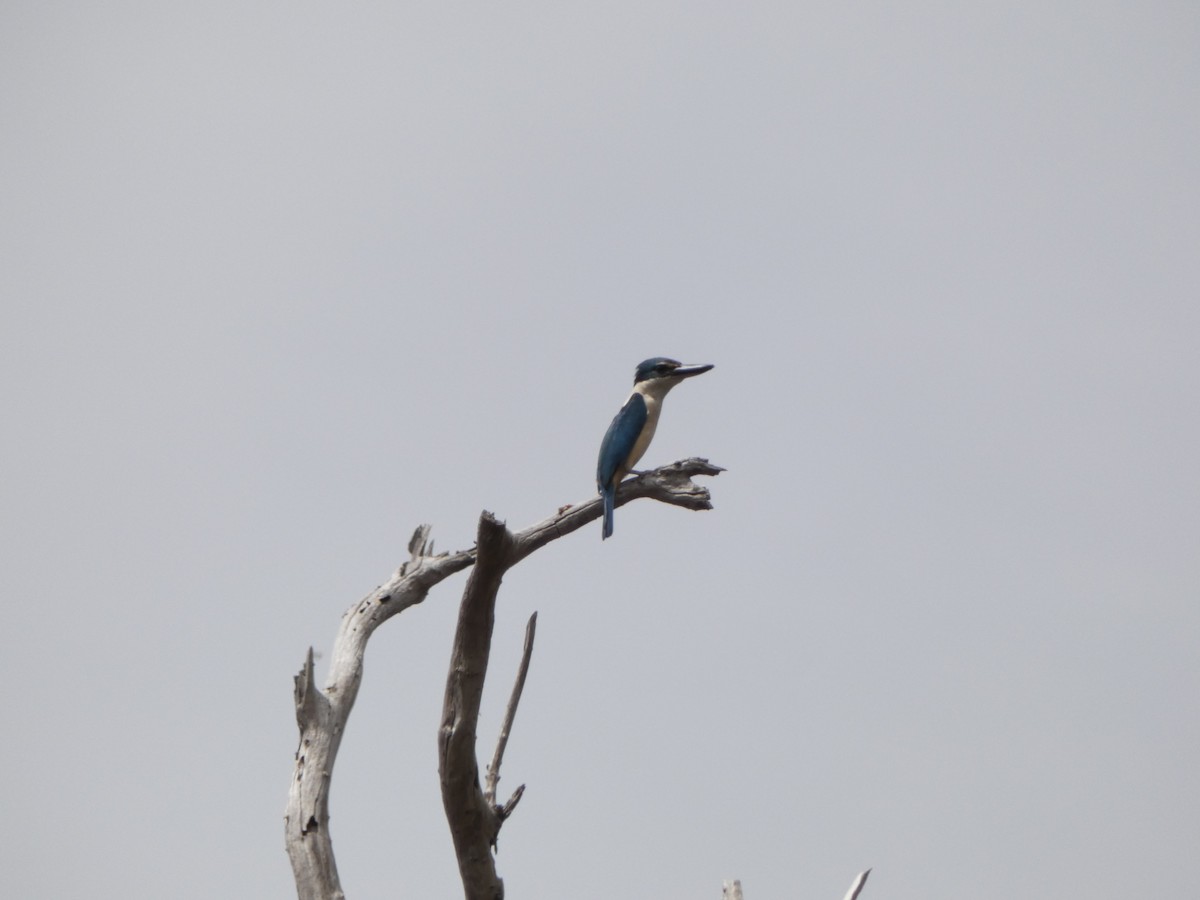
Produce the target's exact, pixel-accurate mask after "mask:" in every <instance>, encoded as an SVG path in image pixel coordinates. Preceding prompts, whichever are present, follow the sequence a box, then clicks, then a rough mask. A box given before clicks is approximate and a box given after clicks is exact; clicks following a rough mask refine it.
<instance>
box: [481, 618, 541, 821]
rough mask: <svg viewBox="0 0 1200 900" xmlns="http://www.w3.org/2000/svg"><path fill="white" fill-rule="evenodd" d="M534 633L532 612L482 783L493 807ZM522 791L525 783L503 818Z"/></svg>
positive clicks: (522, 689) (508, 805)
mask: <svg viewBox="0 0 1200 900" xmlns="http://www.w3.org/2000/svg"><path fill="white" fill-rule="evenodd" d="M536 633H537V613H536V612H534V614H533V615H531V616H530V617H529V622H528V623H527V624H526V625H525V646H524V648H523V649H522V651H521V665H520V666H519V667H518V668H517V680H516V682H515V683H514V684H513V689H512V696H510V697H509V698H508V707H507V708H506V709H505V710H504V723H503V724H502V725H501V726H500V734H499V735H498V736H497V738H496V750H495V752H494V753H493V754H492V762H491V764H490V765H489V766H488V769H487V780H486V782H485V783H484V788H483V796H484V798H485V799H486V800H487V802H488V803H489V804H490V805H491V806H493V807H495V805H496V785H497V784H499V782H500V763H502V762H503V761H504V748H505V747H507V746H508V735H509V733H510V732H511V731H512V725H513V719H515V718H516V716H517V704H519V703H520V702H521V692H522V691H524V690H525V676H526V675H528V674H529V659H530V657H531V656H532V655H533V638H534V635H535V634H536ZM524 792H525V785H521V787H519V788H518V789H517V793H515V794H513V796H512V798H511V799H510V800H509V801H508V803H506V804H505V805H504V806H503V807H501V808H502V809H506V810H507V812H506V813H505V814H504V816H503V818H508V815H509V813H511V812H512V810H513V808H515V807H516V805H517V803H518V801H519V800H520V799H521V798H520V795H521V794H522V793H524Z"/></svg>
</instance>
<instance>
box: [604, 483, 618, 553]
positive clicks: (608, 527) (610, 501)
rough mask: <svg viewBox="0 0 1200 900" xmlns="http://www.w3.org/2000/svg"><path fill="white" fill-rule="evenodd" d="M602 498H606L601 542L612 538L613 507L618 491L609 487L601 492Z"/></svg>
mask: <svg viewBox="0 0 1200 900" xmlns="http://www.w3.org/2000/svg"><path fill="white" fill-rule="evenodd" d="M601 496H603V497H604V530H603V531H602V532H601V533H600V540H604V539H605V538H608V537H612V526H613V506H614V504H615V503H616V500H617V489H616V488H614V487H613V486H612V485H609V486H608V487H606V488H605V489H604V490H603V491H601Z"/></svg>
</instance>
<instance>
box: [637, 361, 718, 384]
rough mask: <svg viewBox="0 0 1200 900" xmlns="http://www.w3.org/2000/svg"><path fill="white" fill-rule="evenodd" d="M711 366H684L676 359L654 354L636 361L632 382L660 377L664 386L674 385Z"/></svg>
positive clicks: (705, 364) (655, 379) (707, 364)
mask: <svg viewBox="0 0 1200 900" xmlns="http://www.w3.org/2000/svg"><path fill="white" fill-rule="evenodd" d="M711 368H712V363H704V364H702V365H692V366H685V365H684V364H683V363H681V362H680V361H679V360H677V359H667V358H666V357H665V356H655V357H653V358H652V359H646V360H643V361H642V362H640V363H638V367H637V371H636V372H635V373H634V375H633V383H634V384H642V383H643V382H648V381H658V380H659V379H662V381H663V384H664V386H674V385H676V384H678V383H679V382H681V381H683V379H685V378H691V377H692V376H693V375H700V374H703V373H704V372H707V371H708V370H709V369H711Z"/></svg>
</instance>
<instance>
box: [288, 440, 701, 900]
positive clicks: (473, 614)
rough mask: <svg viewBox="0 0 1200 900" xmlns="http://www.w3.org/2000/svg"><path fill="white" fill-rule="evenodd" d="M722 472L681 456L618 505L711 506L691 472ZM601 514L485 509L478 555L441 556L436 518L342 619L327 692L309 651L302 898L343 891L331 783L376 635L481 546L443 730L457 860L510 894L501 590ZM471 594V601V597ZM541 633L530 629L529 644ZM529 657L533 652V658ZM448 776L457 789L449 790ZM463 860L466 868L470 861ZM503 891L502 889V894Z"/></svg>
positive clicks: (630, 484) (301, 681)
mask: <svg viewBox="0 0 1200 900" xmlns="http://www.w3.org/2000/svg"><path fill="white" fill-rule="evenodd" d="M722 471H724V470H723V469H722V468H720V467H719V466H714V465H712V464H711V463H709V462H708V460H705V459H698V458H691V459H685V460H681V461H679V462H676V463H672V464H671V465H668V466H663V467H661V468H659V469H655V470H653V471H650V472H646V473H644V474H641V475H638V476H637V477H635V478H630V479H628V480H626V481H625V482H624V483H623V484H621V486H620V488H619V489H618V491H617V505H618V506H623V505H624V504H626V503H628V502H629V501H631V500H636V499H638V498H642V497H648V498H651V499H654V500H658V501H659V502H662V503H667V504H670V505H672V506H681V507H683V508H685V509H692V510H707V509H712V503H711V500H710V497H709V492H708V489H707V488H704V487H701V486H699V485H696V484H695V483H693V482H692V480H691V479H692V478H693V477H694V476H696V475H717V474H718V473H720V472H722ZM602 514H603V507H602V504H601V501H600V499H599V498H598V497H596V498H593V499H591V500H588V501H586V502H584V503H580V504H578V505H567V506H564V507H562V508H561V509H560V510H559V511H558V512H557V513H556V514H555V515H553V516H550V517H549V518H547V519H545V520H544V521H542V522H539V523H537V524H535V525H532V526H530V527H529V528H526V529H525V530H524V531H520V532H517V533H516V534H513V533H511V532H509V531H508V530H507V529H506V528H505V527H504V525H503V524H502V523H500V522H497V521H496V520H495V519H494V518H493V517H492V516H491V515H490V514H488V513H485V514H484V516H483V517H482V518H481V520H480V526H479V535H478V544H477V547H478V551H477V549H476V548H472V549H470V550H462V551H459V552H457V553H451V554H438V555H435V554H434V552H433V544H432V542H431V541H430V540H429V530H430V529H429V526H428V525H422V526H420V527H419V528H418V529H417V530H416V532H414V534H413V537H412V540H411V541H410V542H409V547H408V549H409V560H408V562H406V563H404V565H402V566H401V567H400V568H399V569H398V570H397V571H396V573H395V574H394V575H393V576H392V577H391V578H390V579H389V580H388V581H387V583H385V584H383V585H381V586H379V587H378V588H376V589H375V590H374V591H372V592H371V593H369V594H368V595H367V596H366V597H364V598H363V599H362V600H360V601H359V602H358V603H356V604H354V605H353V606H351V607H350V608H349V609H348V610H347V611H346V612H345V614H344V615H343V616H342V622H341V626H340V627H339V629H338V634H337V637H336V639H335V641H334V646H333V651H332V654H331V657H330V663H329V675H328V680H327V681H326V685H325V689H324V691H322V690H320V689H318V688H317V686H316V683H315V677H314V672H313V652H312V648H309V651H308V654H307V657H306V659H305V663H304V667H303V668H302V669H301V671H300V673H299V674H298V675H297V676H296V677H295V706H296V724H297V725H298V726H299V729H300V744H299V747H298V748H297V750H296V765H295V770H294V773H293V777H292V782H291V787H290V789H289V791H288V805H287V812H286V814H285V816H284V833H285V842H286V845H287V851H288V856H289V858H290V859H291V863H292V871H293V874H294V876H295V879H296V889H297V895H298V896H299V898H300V900H341V898H343V897H344V896H345V895H344V894H343V892H342V889H341V884H340V882H339V880H338V873H337V864H336V861H335V859H334V855H333V843H332V839H331V837H330V834H329V790H330V781H331V778H332V775H333V766H334V763H335V762H336V760H337V753H338V749H339V747H340V745H341V739H342V735H343V733H344V731H345V727H346V722H347V720H348V719H349V717H350V712H351V710H352V709H353V707H354V701H355V698H356V697H357V696H358V688H359V685H360V684H361V683H362V674H363V657H364V655H365V653H366V646H367V641H368V640H369V639H370V637H371V635H372V634H373V633H374V631H375V629H376V628H378V627H379V626H380V625H382V624H383V623H384V622H386V621H387V620H388V619H390V618H392V616H395V615H397V614H398V613H400V612H403V611H404V610H405V609H408V608H409V607H410V606H414V605H416V604H418V603H420V602H421V601H422V600H424V599H425V597H426V595H427V594H428V592H429V590H430V589H431V588H432V587H433V586H434V585H436V584H437V583H438V582H440V581H442V580H443V579H445V578H447V577H449V576H450V575H453V574H455V573H456V572H460V571H462V570H463V569H466V568H468V567H469V566H471V565H472V564H475V563H476V559H477V552H478V559H479V564H478V565H476V569H475V570H474V571H473V572H472V574H471V578H470V579H469V580H468V584H467V590H466V593H465V594H464V598H463V609H462V610H460V620H459V631H460V632H463V631H464V630H465V632H466V633H465V634H462V635H458V636H456V637H455V657H454V660H455V661H454V662H453V663H452V666H451V675H450V677H449V678H448V679H447V688H446V699H447V707H446V708H447V710H450V709H451V707H452V708H453V715H450V716H449V717H448V721H447V716H444V717H443V719H444V720H443V723H442V729H441V730H440V731H439V752H441V751H442V750H443V749H444V752H445V758H444V764H445V769H444V773H443V791H444V794H443V802H444V805H446V811H447V816H448V817H450V816H451V809H452V808H453V810H454V816H455V817H456V818H452V819H451V832H452V834H454V836H455V849H456V851H460V847H461V848H462V851H461V852H460V855H459V863H460V869H461V870H463V878H464V887H465V888H466V889H467V896H468V897H487V898H495V897H502V896H503V884H502V883H501V882H500V879H499V878H498V877H496V875H495V866H494V863H493V861H492V857H491V849H492V847H493V846H494V844H495V838H496V834H497V833H498V830H499V825H500V823H501V822H502V821H503V820H504V818H506V817H507V815H508V814H509V813H511V812H512V809H513V807H514V806H515V805H516V802H517V801H518V800H519V799H520V796H521V792H522V790H523V789H524V786H522V787H520V788H518V789H517V791H516V792H515V793H514V795H513V797H512V798H511V799H510V800H509V801H508V802H507V803H506V804H504V806H502V807H498V806H496V804H495V800H494V791H495V784H494V781H492V780H491V777H489V785H488V792H487V793H486V795H485V794H484V792H482V791H480V790H479V789H478V783H479V772H478V763H477V762H476V761H475V757H474V746H473V745H474V738H475V734H474V731H475V722H476V721H477V720H478V711H479V710H478V705H479V697H480V695H481V693H482V685H483V674H484V672H485V671H486V666H487V656H488V653H489V648H490V639H491V630H492V622H493V617H494V607H495V596H496V592H497V591H498V590H499V586H500V579H501V578H502V577H503V574H504V572H505V571H506V570H507V569H508V568H510V567H512V566H513V565H516V564H517V563H518V562H520V561H521V560H522V559H524V558H525V557H527V556H529V555H530V554H531V553H533V552H534V551H535V550H537V549H539V548H540V547H543V546H545V545H546V544H548V543H550V542H551V541H553V540H555V539H557V538H560V537H563V536H565V535H567V534H570V533H571V532H573V531H575V530H577V529H579V528H582V527H583V526H584V525H586V524H588V523H589V522H592V521H594V520H596V519H598V518H600V516H601V515H602ZM468 599H470V601H471V602H470V604H469V605H468ZM468 606H469V608H468ZM464 623H465V624H466V628H465V629H464V627H463V625H464ZM460 640H461V642H462V643H461V654H460V643H459V642H460ZM531 640H532V636H531V635H530V636H529V637H528V638H527V641H531ZM526 654H528V644H527V650H526ZM460 659H461V661H462V663H463V665H462V667H461V668H459V667H458V663H459V661H460ZM527 662H528V660H527V659H526V661H525V664H526V665H527ZM481 663H482V665H480V664H481ZM456 673H457V674H456ZM452 682H454V683H453V685H452ZM514 697H519V691H515V692H514ZM468 719H470V724H469V726H468V724H467V720H468ZM509 724H511V721H510V722H509ZM468 735H469V738H470V739H469V741H468V740H467V737H468ZM468 744H469V745H470V746H469V747H468ZM464 749H469V750H470V753H469V754H467V753H464ZM498 752H499V753H500V754H502V748H498ZM468 756H469V757H470V760H469V762H468V760H467V757H468ZM498 766H499V756H497V758H496V760H495V762H494V767H495V768H497V769H498ZM492 774H494V777H495V778H496V779H498V778H499V773H498V772H495V773H492ZM447 784H449V794H446V793H445V792H446V791H447ZM476 792H478V794H479V797H480V798H482V802H481V803H479V802H477V801H476V799H475V793H476ZM456 822H457V823H458V825H457V826H456V824H455V823H456ZM456 829H457V830H456ZM481 848H482V850H481ZM484 851H486V852H484ZM464 859H465V863H466V869H463V866H464ZM484 860H486V862H484ZM489 869H490V875H489V874H488V870H489ZM468 872H469V877H470V879H471V880H472V881H471V883H472V884H474V885H475V889H476V890H478V891H479V893H472V888H471V886H470V885H468V884H467V879H468ZM497 890H498V891H499V893H496V891H497ZM489 892H490V893H489Z"/></svg>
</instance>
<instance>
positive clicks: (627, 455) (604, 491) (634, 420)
mask: <svg viewBox="0 0 1200 900" xmlns="http://www.w3.org/2000/svg"><path fill="white" fill-rule="evenodd" d="M711 368H712V365H711V364H706V365H700V366H685V365H684V364H683V363H681V362H679V361H678V360H674V359H667V358H666V357H663V356H656V357H654V358H653V359H647V360H645V361H644V362H642V363H639V364H638V367H637V371H636V372H635V373H634V376H633V392H632V393H631V394H630V395H629V399H628V400H626V401H625V405H624V406H622V407H621V411H620V412H619V413H617V417H616V418H615V419H613V420H612V424H611V425H609V426H608V431H607V432H605V434H604V440H603V441H602V442H601V444H600V461H599V462H598V463H597V465H596V487H597V488H598V489H599V490H600V496H601V497H603V498H604V531H603V537H602V539H603V538H606V537H608V536H609V535H611V534H612V532H613V507H614V506H615V504H616V499H617V485H619V484H620V483H621V480H622V479H623V478H624V477H625V476H626V475H628V474H629V473H630V472H632V471H633V467H634V466H636V465H637V463H638V460H640V459H641V458H642V454H643V453H645V452H646V448H647V447H649V446H650V440H651V439H652V438H653V437H654V429H655V428H657V427H658V415H659V412H660V411H661V410H662V402H663V398H664V397H665V396H667V391H669V390H670V389H671V388H673V387H675V385H677V384H679V382H681V381H683V379H685V378H690V377H692V376H693V375H699V374H701V373H703V372H707V371H708V370H709V369H711Z"/></svg>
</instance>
